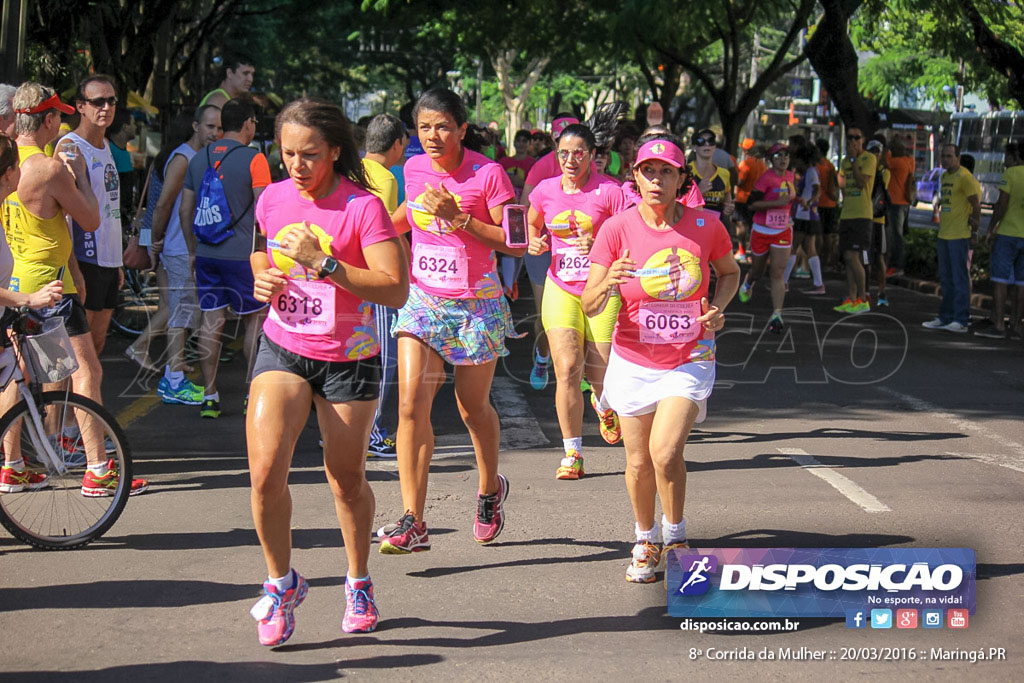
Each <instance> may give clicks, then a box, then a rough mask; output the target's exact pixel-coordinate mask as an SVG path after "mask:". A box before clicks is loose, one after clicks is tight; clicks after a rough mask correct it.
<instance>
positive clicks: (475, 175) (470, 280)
mask: <svg viewBox="0 0 1024 683" xmlns="http://www.w3.org/2000/svg"><path fill="white" fill-rule="evenodd" d="M404 171H405V197H406V203H405V206H406V218H407V219H408V221H409V225H410V226H412V260H413V262H412V282H413V283H414V284H415V285H416V286H417V287H419V288H420V289H422V290H423V291H424V292H427V293H428V294H432V295H434V296H439V297H443V298H447V299H497V298H498V297H499V296H501V284H500V283H499V281H498V274H497V271H496V270H495V260H494V250H492V249H491V248H490V247H487V246H485V245H484V244H481V243H480V241H479V240H478V239H476V238H475V237H473V235H471V234H469V233H468V232H466V231H465V230H459V229H457V228H455V227H454V226H453V225H452V224H451V223H449V222H448V221H445V220H442V219H440V218H437V217H436V216H432V215H430V214H429V213H426V212H425V211H424V210H423V205H422V204H421V202H422V201H423V194H424V192H425V191H426V184H427V183H430V186H431V187H433V188H434V189H435V190H436V189H438V188H439V187H440V186H441V183H444V186H445V188H446V189H447V190H448V192H450V193H451V194H452V195H454V197H455V201H456V203H458V205H459V209H460V210H461V211H462V212H463V213H468V214H469V215H470V216H472V217H473V218H476V219H477V220H479V221H482V222H484V223H490V224H493V221H492V220H491V213H490V210H491V209H492V208H494V207H495V206H501V205H502V204H505V203H506V202H508V201H509V200H514V199H515V197H516V191H515V188H513V187H512V183H511V182H510V181H509V179H508V176H507V175H506V174H505V171H504V169H502V167H501V166H500V165H498V164H496V163H495V162H493V161H491V160H490V159H488V158H487V157H485V156H484V155H483V154H479V153H477V152H473V151H471V150H468V149H467V150H463V157H462V163H461V164H460V165H459V167H458V168H457V169H456V170H455V172H454V173H445V172H444V171H435V170H434V168H433V165H432V164H431V161H430V157H429V156H428V155H426V154H420V155H417V156H414V157H413V158H412V159H409V161H407V162H406V163H405V169H404Z"/></svg>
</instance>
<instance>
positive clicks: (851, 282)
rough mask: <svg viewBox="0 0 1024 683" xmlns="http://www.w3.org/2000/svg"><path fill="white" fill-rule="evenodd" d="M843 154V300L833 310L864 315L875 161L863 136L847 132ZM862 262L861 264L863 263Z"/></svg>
mask: <svg viewBox="0 0 1024 683" xmlns="http://www.w3.org/2000/svg"><path fill="white" fill-rule="evenodd" d="M846 150H847V154H846V156H845V157H843V160H842V162H841V163H840V165H839V187H840V189H842V191H843V211H842V213H841V214H840V215H839V251H840V252H842V254H843V260H844V262H845V264H846V288H847V289H846V299H844V300H843V303H841V304H839V305H838V306H836V307H835V309H834V310H836V311H837V312H839V313H864V312H865V311H870V310H871V304H870V303H869V301H868V294H867V273H866V272H865V270H864V262H865V261H866V260H867V255H868V252H870V251H871V232H872V230H873V227H874V225H873V220H872V219H873V217H874V212H873V211H872V207H871V190H872V189H873V188H874V184H875V170H876V166H877V164H878V160H877V159H876V157H875V155H874V154H872V153H871V152H866V151H864V132H863V131H862V130H861V129H860V128H848V129H847V130H846ZM862 259H863V260H862Z"/></svg>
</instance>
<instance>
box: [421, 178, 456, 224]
mask: <svg viewBox="0 0 1024 683" xmlns="http://www.w3.org/2000/svg"><path fill="white" fill-rule="evenodd" d="M422 204H423V208H424V209H426V210H427V213H429V214H430V215H432V216H437V217H438V218H440V219H441V220H444V221H448V222H449V223H451V222H452V221H454V220H455V219H456V218H458V216H459V214H460V213H462V211H461V209H459V204H458V202H456V201H455V197H454V196H452V193H451V192H449V191H448V189H447V188H446V187H445V186H444V183H438V189H436V190H435V189H434V188H433V187H431V186H430V183H426V189H425V190H424V192H423V200H422Z"/></svg>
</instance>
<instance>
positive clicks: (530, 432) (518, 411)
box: [491, 377, 549, 450]
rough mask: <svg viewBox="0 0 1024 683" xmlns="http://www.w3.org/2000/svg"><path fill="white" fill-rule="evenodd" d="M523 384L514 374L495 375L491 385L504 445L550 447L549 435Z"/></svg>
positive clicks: (512, 446)
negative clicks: (547, 435) (533, 408)
mask: <svg viewBox="0 0 1024 683" xmlns="http://www.w3.org/2000/svg"><path fill="white" fill-rule="evenodd" d="M519 386H520V385H519V384H518V383H517V382H515V381H513V380H512V379H511V378H510V377H495V378H494V383H493V384H492V385H491V400H492V401H494V407H495V409H496V410H497V411H498V419H499V420H501V448H502V449H503V450H519V449H523V448H535V447H537V446H547V445H549V442H548V438H547V437H546V436H544V430H542V429H541V428H540V423H539V422H537V418H536V417H534V416H533V411H531V410H530V401H529V400H527V398H526V396H525V395H524V394H523V392H522V391H521V390H520V389H519Z"/></svg>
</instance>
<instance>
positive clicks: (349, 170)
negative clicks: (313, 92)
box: [274, 97, 371, 190]
mask: <svg viewBox="0 0 1024 683" xmlns="http://www.w3.org/2000/svg"><path fill="white" fill-rule="evenodd" d="M286 123H294V124H295V125H297V126H302V127H304V128H312V129H313V130H315V131H316V132H318V133H319V134H320V137H322V138H323V139H324V141H325V142H326V143H327V144H328V145H330V146H331V147H337V148H338V149H339V152H340V153H339V154H338V159H337V161H335V162H334V172H335V173H337V174H338V175H340V176H343V177H345V178H347V179H349V180H351V181H352V182H353V183H355V184H356V185H358V186H360V187H362V188H363V189H365V190H370V189H371V186H370V183H369V181H368V180H367V179H366V173H364V172H363V163H362V161H360V160H359V150H358V149H357V148H356V143H355V138H354V137H353V135H352V124H351V123H349V120H348V118H347V117H346V116H345V112H343V111H342V110H341V108H340V107H338V105H336V104H331V103H330V102H326V101H324V100H318V99H313V98H309V97H303V98H302V99H300V100H295V101H294V102H292V103H290V104H289V105H288V106H287V107H285V108H284V109H283V110H282V111H281V113H280V114H278V115H277V122H276V125H275V129H274V138H275V140H276V141H277V144H278V145H280V144H281V127H282V126H284V124H286Z"/></svg>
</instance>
